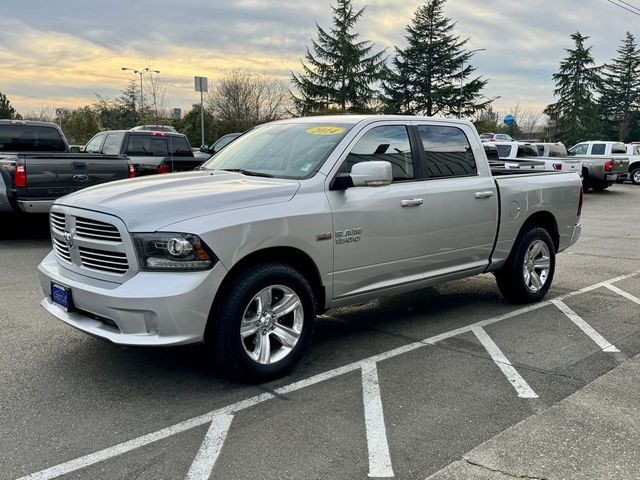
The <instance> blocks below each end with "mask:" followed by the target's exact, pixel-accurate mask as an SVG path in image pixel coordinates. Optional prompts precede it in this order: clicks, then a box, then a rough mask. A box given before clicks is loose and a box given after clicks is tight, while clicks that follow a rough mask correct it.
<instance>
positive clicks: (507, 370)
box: [471, 327, 538, 398]
mask: <svg viewBox="0 0 640 480" xmlns="http://www.w3.org/2000/svg"><path fill="white" fill-rule="evenodd" d="M471 331H472V332H473V333H475V335H476V337H478V340H480V343H481V344H482V346H483V347H484V348H485V349H486V350H487V353H489V355H491V358H492V359H493V362H494V363H495V364H496V365H497V366H498V368H499V369H500V370H502V373H504V376H505V377H507V380H509V382H510V383H511V385H512V386H513V388H515V390H516V392H518V397H520V398H538V395H537V394H536V392H534V391H533V389H532V388H531V387H530V386H529V384H528V383H527V382H526V381H525V379H524V378H522V376H521V375H520V374H519V373H518V371H517V370H516V369H515V368H513V365H511V362H510V361H509V359H507V357H506V356H505V355H504V353H502V350H500V348H499V347H498V345H496V343H495V342H494V341H493V340H492V339H491V337H490V336H489V334H488V333H487V332H486V331H485V330H484V329H483V328H482V327H473V328H472V329H471Z"/></svg>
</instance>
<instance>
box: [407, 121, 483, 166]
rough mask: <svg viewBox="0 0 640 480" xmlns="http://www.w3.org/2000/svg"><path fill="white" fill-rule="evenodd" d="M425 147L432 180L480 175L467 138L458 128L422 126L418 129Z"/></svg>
mask: <svg viewBox="0 0 640 480" xmlns="http://www.w3.org/2000/svg"><path fill="white" fill-rule="evenodd" d="M418 132H419V133H420V138H421V139H422V145H423V146H424V153H425V159H426V162H427V172H428V174H429V177H430V178H447V177H458V176H466V175H475V174H477V173H478V168H477V165H476V160H475V158H474V156H473V152H472V151H471V145H470V144H469V140H468V139H467V136H466V135H465V134H464V132H463V131H462V130H460V129H459V128H457V127H447V126H439V125H421V126H419V127H418Z"/></svg>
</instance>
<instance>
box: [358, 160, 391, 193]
mask: <svg viewBox="0 0 640 480" xmlns="http://www.w3.org/2000/svg"><path fill="white" fill-rule="evenodd" d="M351 179H352V180H353V185H354V186H355V187H383V186H385V185H390V184H391V182H393V169H392V168H391V164H390V163H389V162H381V161H375V162H360V163H356V164H355V165H354V166H353V167H351Z"/></svg>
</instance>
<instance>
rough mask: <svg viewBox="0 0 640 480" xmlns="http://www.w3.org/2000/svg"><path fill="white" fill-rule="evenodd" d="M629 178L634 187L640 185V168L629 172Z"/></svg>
mask: <svg viewBox="0 0 640 480" xmlns="http://www.w3.org/2000/svg"><path fill="white" fill-rule="evenodd" d="M629 178H630V179H631V183H633V184H634V185H640V168H635V169H633V170H631V172H629Z"/></svg>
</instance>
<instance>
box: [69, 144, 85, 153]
mask: <svg viewBox="0 0 640 480" xmlns="http://www.w3.org/2000/svg"><path fill="white" fill-rule="evenodd" d="M69 153H82V150H80V147H77V146H75V145H74V146H73V147H69Z"/></svg>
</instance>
